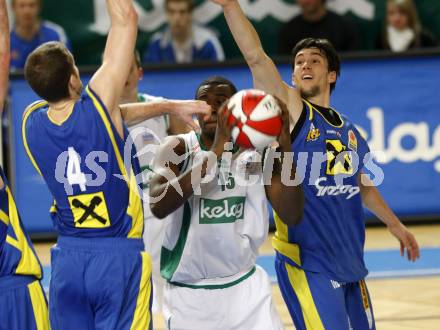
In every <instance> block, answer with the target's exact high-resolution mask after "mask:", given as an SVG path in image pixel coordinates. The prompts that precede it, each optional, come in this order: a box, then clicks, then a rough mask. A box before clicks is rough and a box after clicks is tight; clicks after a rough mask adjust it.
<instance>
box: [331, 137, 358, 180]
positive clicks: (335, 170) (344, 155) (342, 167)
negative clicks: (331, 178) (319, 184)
mask: <svg viewBox="0 0 440 330" xmlns="http://www.w3.org/2000/svg"><path fill="white" fill-rule="evenodd" d="M325 146H326V150H327V174H328V175H337V174H353V166H352V160H351V154H350V152H348V151H347V147H346V146H345V145H344V144H343V143H342V142H341V140H326V141H325Z"/></svg>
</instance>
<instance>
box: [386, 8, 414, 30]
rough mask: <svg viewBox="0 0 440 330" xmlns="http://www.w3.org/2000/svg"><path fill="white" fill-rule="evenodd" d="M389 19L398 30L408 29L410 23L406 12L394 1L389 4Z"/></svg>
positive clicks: (389, 22) (390, 23)
mask: <svg viewBox="0 0 440 330" xmlns="http://www.w3.org/2000/svg"><path fill="white" fill-rule="evenodd" d="M387 21H388V24H389V25H391V26H392V27H394V28H395V29H397V30H403V29H406V28H407V27H408V24H409V22H408V16H407V15H406V13H405V12H404V11H403V10H402V9H400V8H399V7H397V6H396V5H395V4H393V3H388V5H387Z"/></svg>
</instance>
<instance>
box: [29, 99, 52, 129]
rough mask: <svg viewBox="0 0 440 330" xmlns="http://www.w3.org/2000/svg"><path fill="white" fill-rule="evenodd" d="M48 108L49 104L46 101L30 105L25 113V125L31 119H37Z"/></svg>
mask: <svg viewBox="0 0 440 330" xmlns="http://www.w3.org/2000/svg"><path fill="white" fill-rule="evenodd" d="M46 107H47V102H46V101H44V100H38V101H35V102H33V103H31V104H29V105H28V106H27V107H26V109H25V110H24V112H23V124H26V123H27V122H28V119H29V118H36V117H37V116H38V115H39V114H41V112H42V111H43V110H44V109H45V108H46Z"/></svg>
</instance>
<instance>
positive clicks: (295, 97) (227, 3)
mask: <svg viewBox="0 0 440 330" xmlns="http://www.w3.org/2000/svg"><path fill="white" fill-rule="evenodd" d="M212 1H213V2H215V3H217V4H219V5H221V6H222V7H223V12H224V15H225V18H226V22H227V23H228V26H229V29H230V30H231V33H232V35H233V36H234V40H235V42H236V43H237V45H238V47H239V48H240V51H241V53H242V54H243V56H244V58H245V60H246V62H247V64H248V65H249V68H250V69H251V72H252V77H253V80H254V87H255V88H258V89H261V90H263V91H265V92H266V93H270V94H272V95H275V96H277V97H278V98H280V99H281V100H282V101H283V102H284V103H286V104H287V105H288V109H289V113H290V117H291V118H292V120H293V122H294V123H295V122H296V121H297V120H298V118H299V116H300V114H301V111H302V102H301V96H300V95H299V93H298V91H297V90H295V89H293V88H291V87H289V86H288V85H287V84H286V83H285V82H283V80H282V79H281V76H280V74H279V72H278V69H277V68H276V66H275V64H274V62H273V61H272V60H271V59H270V58H269V57H268V56H267V54H266V53H265V52H264V50H263V47H262V45H261V41H260V38H259V36H258V34H257V31H255V28H254V27H253V26H252V24H251V22H249V20H248V19H247V18H246V16H245V15H244V13H243V10H242V9H241V7H240V4H239V3H238V1H236V0H212Z"/></svg>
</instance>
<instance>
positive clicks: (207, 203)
mask: <svg viewBox="0 0 440 330" xmlns="http://www.w3.org/2000/svg"><path fill="white" fill-rule="evenodd" d="M245 201H246V198H245V197H228V198H224V199H207V198H201V199H200V208H199V212H200V214H199V222H200V223H201V224H213V223H232V222H235V221H237V220H241V219H243V218H244V204H245Z"/></svg>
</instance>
